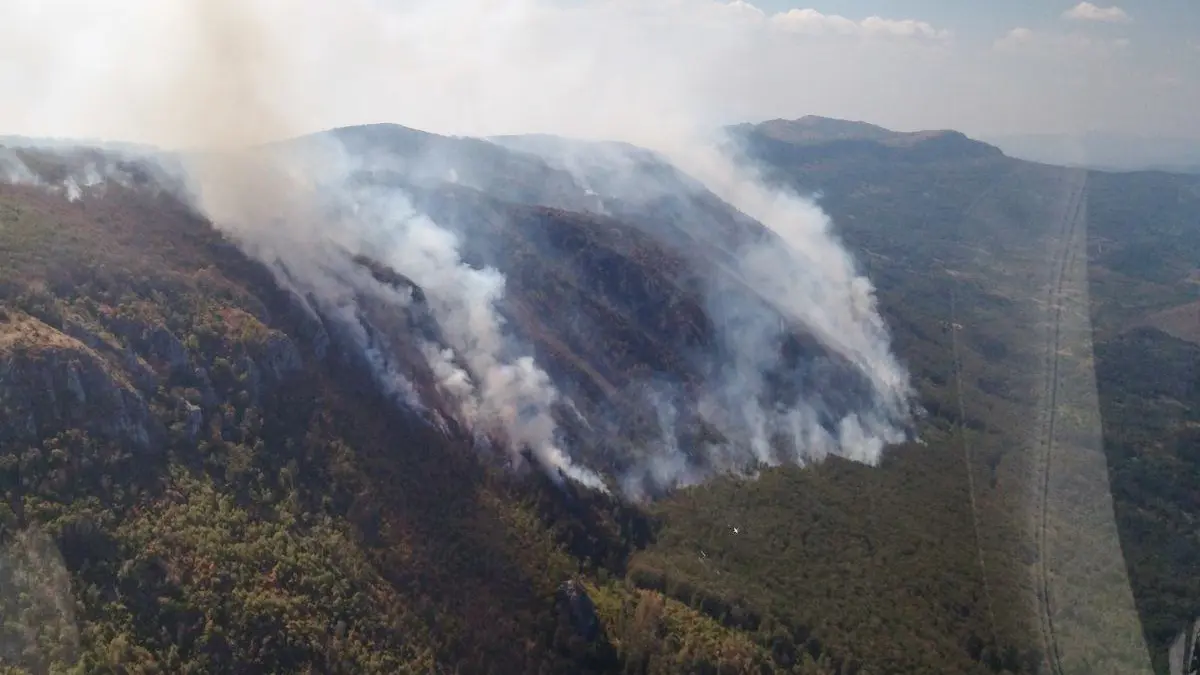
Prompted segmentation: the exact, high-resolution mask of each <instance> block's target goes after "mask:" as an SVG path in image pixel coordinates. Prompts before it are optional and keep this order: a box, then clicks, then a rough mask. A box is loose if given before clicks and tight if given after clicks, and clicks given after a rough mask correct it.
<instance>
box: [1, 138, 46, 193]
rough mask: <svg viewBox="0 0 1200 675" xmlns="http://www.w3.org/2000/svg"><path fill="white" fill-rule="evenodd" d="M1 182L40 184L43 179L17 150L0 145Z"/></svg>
mask: <svg viewBox="0 0 1200 675" xmlns="http://www.w3.org/2000/svg"><path fill="white" fill-rule="evenodd" d="M0 183H8V184H9V185H39V184H40V183H41V179H39V178H38V176H37V174H35V173H34V172H33V171H31V170H30V169H29V167H28V166H26V165H25V162H24V160H22V159H21V156H20V155H18V154H17V152H16V150H13V149H12V148H6V147H3V146H0Z"/></svg>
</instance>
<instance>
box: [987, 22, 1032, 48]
mask: <svg viewBox="0 0 1200 675" xmlns="http://www.w3.org/2000/svg"><path fill="white" fill-rule="evenodd" d="M1033 38H1034V35H1033V31H1032V30H1030V29H1028V28H1023V27H1020V26H1018V27H1016V28H1014V29H1012V30H1010V31H1008V33H1006V34H1005V35H1004V37H1002V38H999V39H997V40H996V42H995V43H994V45H993V46H995V47H996V48H997V49H1014V48H1017V47H1019V46H1021V45H1025V44H1029V43H1030V42H1032V41H1033Z"/></svg>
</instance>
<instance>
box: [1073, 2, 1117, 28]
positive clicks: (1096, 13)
mask: <svg viewBox="0 0 1200 675" xmlns="http://www.w3.org/2000/svg"><path fill="white" fill-rule="evenodd" d="M1063 18H1064V19H1072V20H1075V21H1103V22H1106V23H1128V22H1129V21H1130V18H1129V14H1127V13H1126V12H1125V10H1123V9H1121V8H1120V7H1117V6H1115V5H1114V6H1112V7H1099V6H1096V5H1093V4H1092V3H1090V2H1086V1H1085V2H1081V3H1079V4H1078V5H1075V6H1074V7H1072V8H1071V9H1068V10H1067V11H1065V12H1063Z"/></svg>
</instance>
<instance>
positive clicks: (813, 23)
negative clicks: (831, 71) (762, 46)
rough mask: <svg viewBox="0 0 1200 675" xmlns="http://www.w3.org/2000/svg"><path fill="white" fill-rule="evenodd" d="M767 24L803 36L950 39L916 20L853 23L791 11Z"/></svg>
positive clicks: (813, 12)
mask: <svg viewBox="0 0 1200 675" xmlns="http://www.w3.org/2000/svg"><path fill="white" fill-rule="evenodd" d="M771 23H772V24H774V25H775V26H777V27H779V28H782V29H784V30H788V31H792V32H795V33H801V34H804V35H843V36H857V37H892V38H916V39H929V40H942V39H945V38H947V37H949V36H950V32H949V31H948V30H945V29H938V28H934V27H933V26H932V25H931V24H929V23H928V22H926V21H918V20H916V19H885V18H883V17H880V16H869V17H867V18H865V19H863V20H862V21H854V20H853V19H847V18H846V17H844V16H839V15H837V14H822V13H821V12H818V11H817V10H815V9H792V10H789V11H786V12H780V13H778V14H775V15H774V16H772V17H771Z"/></svg>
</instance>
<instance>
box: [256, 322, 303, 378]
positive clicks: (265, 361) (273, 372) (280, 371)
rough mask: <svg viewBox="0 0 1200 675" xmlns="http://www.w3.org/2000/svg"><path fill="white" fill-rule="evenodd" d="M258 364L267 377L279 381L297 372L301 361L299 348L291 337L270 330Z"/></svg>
mask: <svg viewBox="0 0 1200 675" xmlns="http://www.w3.org/2000/svg"><path fill="white" fill-rule="evenodd" d="M258 365H259V367H260V368H261V369H262V370H263V371H264V372H265V373H266V374H267V376H268V377H270V378H271V379H272V380H275V381H276V382H279V381H282V380H283V379H285V378H286V377H287V376H288V375H291V374H293V373H296V372H299V371H300V369H301V367H302V365H303V363H302V361H301V360H300V350H299V349H297V348H296V344H295V343H294V342H292V340H291V338H289V337H288V336H287V335H284V334H283V333H281V332H279V331H271V334H270V335H269V336H268V337H267V343H266V346H265V347H264V350H263V356H262V358H261V359H259V363H258Z"/></svg>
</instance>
